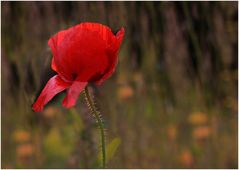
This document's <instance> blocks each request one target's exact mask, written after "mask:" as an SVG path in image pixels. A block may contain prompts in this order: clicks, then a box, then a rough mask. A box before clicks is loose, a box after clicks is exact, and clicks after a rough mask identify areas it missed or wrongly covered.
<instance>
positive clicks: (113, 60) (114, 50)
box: [95, 28, 125, 85]
mask: <svg viewBox="0 0 239 170" xmlns="http://www.w3.org/2000/svg"><path fill="white" fill-rule="evenodd" d="M124 33H125V30H124V28H121V29H120V31H118V33H117V34H116V40H115V42H114V43H112V44H111V46H110V47H109V48H108V50H107V52H108V55H109V56H108V58H109V60H110V66H109V68H108V69H107V71H106V72H105V74H104V76H103V77H102V78H101V79H100V80H98V81H96V82H95V83H96V84H97V85H100V84H101V83H102V82H103V81H104V80H105V79H107V78H109V77H110V76H111V75H112V73H113V72H114V71H115V67H116V65H117V63H118V53H119V48H120V45H121V43H122V40H123V37H124Z"/></svg>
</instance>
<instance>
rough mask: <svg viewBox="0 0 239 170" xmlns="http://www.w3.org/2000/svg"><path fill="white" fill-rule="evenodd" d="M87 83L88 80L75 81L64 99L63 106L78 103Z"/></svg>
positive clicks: (68, 106) (67, 106) (71, 105)
mask: <svg viewBox="0 0 239 170" xmlns="http://www.w3.org/2000/svg"><path fill="white" fill-rule="evenodd" d="M87 84H88V83H87V82H80V81H74V82H73V84H72V85H71V87H70V88H69V90H68V91H67V94H66V97H65V98H64V100H63V103H62V104H63V106H64V107H66V108H70V107H73V106H74V105H75V104H76V101H77V98H78V96H79V94H80V93H81V92H82V91H83V90H84V88H85V87H86V85H87Z"/></svg>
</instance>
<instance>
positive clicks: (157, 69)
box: [1, 2, 238, 168]
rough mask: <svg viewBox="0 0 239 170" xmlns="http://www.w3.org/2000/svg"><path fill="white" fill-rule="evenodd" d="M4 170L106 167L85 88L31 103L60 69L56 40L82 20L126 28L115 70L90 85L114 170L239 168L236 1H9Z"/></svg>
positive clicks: (5, 5)
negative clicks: (71, 97) (66, 101)
mask: <svg viewBox="0 0 239 170" xmlns="http://www.w3.org/2000/svg"><path fill="white" fill-rule="evenodd" d="M1 20H2V22H1V23H2V25H1V36H2V39H1V92H2V94H1V98H2V100H1V106H2V110H1V113H2V114H1V146H2V148H1V151H2V157H1V162H2V168H97V167H99V166H98V163H97V159H98V156H97V155H98V154H99V153H98V152H99V149H100V146H99V144H100V143H99V136H98V131H97V127H96V124H95V123H94V122H95V121H94V119H93V118H92V116H91V114H90V112H89V110H88V108H87V106H86V104H85V101H84V96H83V95H81V96H80V97H79V100H78V104H77V106H76V107H75V108H72V109H69V110H67V109H64V108H63V107H62V106H61V102H62V99H63V97H64V95H65V94H64V93H61V94H59V95H57V96H56V97H55V98H54V100H53V101H52V102H50V103H49V104H48V105H47V107H46V108H45V110H44V111H43V112H41V113H34V112H33V111H32V110H31V105H32V104H33V102H34V101H35V99H36V97H37V96H38V94H39V93H40V91H41V90H42V88H43V87H44V85H45V83H46V82H47V81H48V80H49V78H50V77H52V75H54V74H55V73H54V72H53V71H52V70H51V68H50V61H51V58H52V55H51V52H50V49H49V47H48V46H47V41H48V39H49V38H50V36H52V35H54V34H55V33H56V32H58V31H59V30H62V29H66V28H68V27H71V26H74V25H76V24H79V23H81V22H85V21H87V22H99V23H102V24H105V25H108V26H109V27H111V28H112V30H113V32H114V33H116V32H117V31H118V30H119V28H120V27H122V26H124V27H125V30H126V34H125V37H124V40H123V44H122V47H121V51H120V54H119V64H118V66H117V69H116V72H115V73H114V74H113V75H112V77H111V78H110V79H108V80H107V81H105V82H104V83H103V85H101V86H94V85H92V86H91V93H92V94H94V96H95V99H96V103H97V106H98V108H99V110H100V111H101V113H102V115H103V118H104V120H105V127H106V134H107V140H106V141H107V147H108V152H109V153H108V158H109V161H108V168H237V167H238V162H237V160H238V155H237V151H238V145H237V143H238V138H237V137H238V136H237V134H238V131H237V127H238V114H237V113H238V89H237V86H238V74H237V73H238V5H237V2H1Z"/></svg>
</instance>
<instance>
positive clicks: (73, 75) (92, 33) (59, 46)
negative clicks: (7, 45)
mask: <svg viewBox="0 0 239 170" xmlns="http://www.w3.org/2000/svg"><path fill="white" fill-rule="evenodd" d="M124 32H125V31H124V28H121V29H120V31H118V33H117V34H116V35H114V34H113V33H112V31H111V29H110V28H109V27H107V26H104V25H102V24H98V23H88V22H87V23H81V24H79V25H76V26H74V27H71V28H69V29H67V30H63V31H60V32H58V33H57V34H55V35H54V36H53V37H51V38H50V39H49V41H48V45H49V46H50V48H51V51H52V54H53V58H52V63H51V68H52V69H53V70H54V71H55V72H56V73H57V75H56V76H54V77H52V78H51V79H50V80H49V81H48V82H47V84H46V86H45V88H44V89H43V90H42V92H41V94H40V96H39V97H38V99H37V101H36V102H35V103H34V105H33V107H32V108H33V110H34V111H35V112H39V111H41V110H42V109H43V107H44V105H45V104H46V103H47V102H49V101H50V100H51V99H52V98H53V97H54V96H55V95H56V94H57V93H60V92H61V91H63V90H65V89H68V90H67V94H66V97H65V98H64V100H63V106H65V107H66V108H69V107H72V106H74V105H75V103H76V100H77V98H78V95H79V94H80V92H81V91H82V90H83V89H84V88H85V86H86V85H87V84H88V83H89V82H93V83H95V84H97V85H99V84H101V83H102V82H103V81H104V80H106V79H107V78H109V77H110V76H111V74H112V73H113V72H114V70H115V67H116V65H117V61H118V53H119V48H120V45H121V43H122V39H123V36H124Z"/></svg>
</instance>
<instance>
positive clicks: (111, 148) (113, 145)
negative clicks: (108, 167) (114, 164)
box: [97, 138, 121, 164]
mask: <svg viewBox="0 0 239 170" xmlns="http://www.w3.org/2000/svg"><path fill="white" fill-rule="evenodd" d="M120 143H121V139H120V138H114V139H113V140H112V141H111V142H110V143H109V144H108V145H107V146H106V164H107V163H108V162H109V161H110V159H111V158H113V156H114V155H115V153H116V151H117V149H118V147H119V145H120ZM97 162H98V163H100V162H102V150H100V152H99V155H98V158H97Z"/></svg>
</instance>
